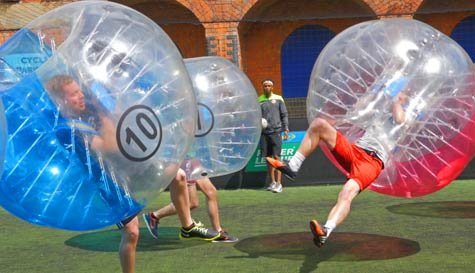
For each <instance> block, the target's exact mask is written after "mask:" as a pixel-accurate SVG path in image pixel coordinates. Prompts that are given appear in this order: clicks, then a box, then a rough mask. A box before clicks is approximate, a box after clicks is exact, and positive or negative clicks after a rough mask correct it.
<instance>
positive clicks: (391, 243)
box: [0, 180, 475, 273]
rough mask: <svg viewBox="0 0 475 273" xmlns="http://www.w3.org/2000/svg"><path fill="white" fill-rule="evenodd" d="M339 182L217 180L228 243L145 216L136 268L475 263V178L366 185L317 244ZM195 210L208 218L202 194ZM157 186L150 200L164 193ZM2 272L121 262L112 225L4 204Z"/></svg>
mask: <svg viewBox="0 0 475 273" xmlns="http://www.w3.org/2000/svg"><path fill="white" fill-rule="evenodd" d="M340 188H341V185H337V186H314V187H285V188H284V192H283V193H280V194H273V193H271V192H268V191H264V190H226V191H225V190H220V191H219V204H220V212H221V220H222V224H223V226H224V227H225V228H226V229H227V231H228V232H229V233H230V234H231V235H234V236H237V237H239V238H240V239H241V240H240V242H238V243H234V244H229V243H228V244H224V243H221V244H218V243H204V242H199V241H191V242H188V241H180V240H179V239H178V228H177V227H178V226H179V224H178V219H177V217H169V218H166V219H163V220H162V221H161V225H160V229H159V232H160V238H159V239H158V240H155V239H153V238H152V237H151V236H150V235H149V234H148V231H147V229H146V228H145V226H144V225H143V223H141V227H142V228H141V237H140V241H139V245H138V250H137V265H136V269H137V272H139V273H140V272H167V273H169V272H203V273H204V272H206V273H211V272H219V273H227V272H249V273H251V272H252V273H255V272H352V273H354V272H374V273H377V272H378V273H379V272H418V273H419V272H473V271H474V269H473V268H475V236H474V235H473V233H474V232H475V228H474V227H475V215H474V214H475V180H465V181H456V182H453V183H452V184H451V185H449V186H448V187H446V188H444V189H442V190H441V191H439V192H437V193H434V194H432V195H429V196H425V197H421V198H414V199H401V198H395V197H390V196H385V195H380V194H377V193H374V192H371V191H365V192H363V193H362V194H361V195H360V196H358V197H357V198H356V199H355V201H354V203H353V207H352V212H351V214H350V216H349V217H348V218H347V220H346V221H345V222H344V223H343V224H342V225H341V226H339V227H338V229H337V230H336V231H335V232H334V233H333V234H332V236H331V237H330V239H329V241H328V244H327V245H326V246H325V247H324V248H322V249H317V248H316V247H315V246H314V245H313V244H312V242H311V236H310V233H309V231H308V221H309V220H310V219H312V218H317V219H319V220H320V221H324V220H325V218H326V215H327V213H328V211H329V209H330V208H331V206H332V205H333V203H334V201H335V199H336V197H337V194H338V191H339V189H340ZM200 198H201V199H200V200H201V207H200V208H198V209H196V210H194V211H193V213H192V214H193V217H194V218H196V219H198V220H200V221H202V222H203V223H205V224H206V225H208V226H209V220H208V218H207V214H206V209H205V202H204V199H203V196H202V195H201V194H200ZM169 200H170V199H169V195H168V193H166V192H165V193H162V194H161V195H160V198H158V201H155V202H152V204H151V205H150V208H151V207H154V208H155V207H159V206H163V205H165V204H166V203H168V202H169ZM0 221H1V223H0V272H6V273H14V272H18V273H20V272H21V273H25V272H51V273H54V272H88V273H90V272H103V273H108V272H120V266H119V260H118V254H117V249H118V246H119V241H120V232H119V231H117V230H116V228H115V227H110V228H107V229H103V230H99V231H92V232H87V233H77V232H67V231H61V230H53V229H48V228H43V227H39V226H34V225H31V224H28V223H25V222H23V221H21V220H18V219H17V218H15V217H13V216H11V215H10V214H8V213H7V212H6V211H5V210H3V209H0Z"/></svg>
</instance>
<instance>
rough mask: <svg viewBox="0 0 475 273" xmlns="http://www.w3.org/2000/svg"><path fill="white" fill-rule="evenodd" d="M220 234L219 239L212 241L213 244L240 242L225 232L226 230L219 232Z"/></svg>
mask: <svg viewBox="0 0 475 273" xmlns="http://www.w3.org/2000/svg"><path fill="white" fill-rule="evenodd" d="M219 234H220V235H219V237H218V238H216V239H214V240H213V241H211V242H213V243H235V242H237V241H239V239H238V238H236V237H233V236H231V235H229V234H228V233H227V232H226V231H224V230H221V231H220V232H219Z"/></svg>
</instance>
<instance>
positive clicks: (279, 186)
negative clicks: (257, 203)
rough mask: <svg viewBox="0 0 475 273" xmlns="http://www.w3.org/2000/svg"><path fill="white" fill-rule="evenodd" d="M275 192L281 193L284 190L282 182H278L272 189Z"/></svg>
mask: <svg viewBox="0 0 475 273" xmlns="http://www.w3.org/2000/svg"><path fill="white" fill-rule="evenodd" d="M272 192H273V193H281V192H282V184H277V186H275V187H274V189H273V190H272Z"/></svg>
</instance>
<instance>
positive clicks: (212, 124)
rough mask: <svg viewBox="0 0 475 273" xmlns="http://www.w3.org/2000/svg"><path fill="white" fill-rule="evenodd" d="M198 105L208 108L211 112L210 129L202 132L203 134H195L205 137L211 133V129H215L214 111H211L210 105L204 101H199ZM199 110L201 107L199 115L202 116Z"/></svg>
mask: <svg viewBox="0 0 475 273" xmlns="http://www.w3.org/2000/svg"><path fill="white" fill-rule="evenodd" d="M197 105H198V106H199V105H201V106H203V107H204V108H206V109H208V111H209V113H210V114H211V126H210V127H209V129H208V130H207V131H206V132H204V133H202V134H195V137H204V136H206V135H207V134H209V132H211V130H213V127H214V113H213V111H211V108H209V106H207V105H206V104H204V103H201V102H198V103H197ZM199 112H200V109H198V117H199V116H200V115H199Z"/></svg>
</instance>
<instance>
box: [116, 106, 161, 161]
mask: <svg viewBox="0 0 475 273" xmlns="http://www.w3.org/2000/svg"><path fill="white" fill-rule="evenodd" d="M136 109H145V110H147V111H149V112H150V113H152V115H153V116H154V117H155V119H156V120H157V123H158V129H159V132H160V138H159V139H158V143H157V147H156V148H155V149H154V150H153V151H152V153H150V154H149V155H148V156H145V157H134V156H131V155H130V154H129V153H127V152H126V151H125V149H124V147H122V142H121V141H120V131H121V130H120V129H121V127H122V123H123V122H124V120H125V118H126V117H127V115H128V114H129V113H130V112H132V111H134V110H136ZM116 140H117V144H118V146H119V150H120V152H121V153H122V154H123V155H124V156H125V157H126V158H127V159H129V160H131V161H136V162H141V161H145V160H147V159H149V158H151V157H152V156H153V155H155V154H156V153H157V151H158V148H159V147H160V144H161V143H162V124H161V123H160V119H159V118H158V117H157V115H156V114H155V112H153V110H152V108H150V107H148V106H146V105H134V106H132V107H130V108H129V109H127V110H125V112H124V113H123V114H122V116H121V117H120V119H119V122H118V123H117V133H116Z"/></svg>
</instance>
